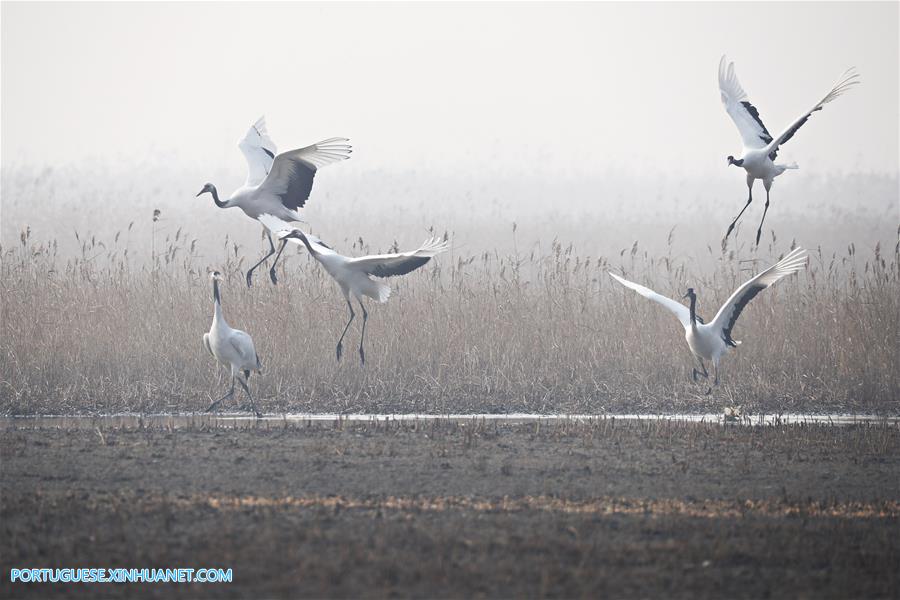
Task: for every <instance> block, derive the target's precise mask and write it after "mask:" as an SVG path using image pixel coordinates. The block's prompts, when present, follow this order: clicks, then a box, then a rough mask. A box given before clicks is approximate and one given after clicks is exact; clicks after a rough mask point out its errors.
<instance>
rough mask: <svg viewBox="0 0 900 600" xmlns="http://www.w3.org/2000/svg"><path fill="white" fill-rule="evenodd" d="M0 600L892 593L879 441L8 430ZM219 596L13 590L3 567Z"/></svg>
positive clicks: (671, 426)
mask: <svg viewBox="0 0 900 600" xmlns="http://www.w3.org/2000/svg"><path fill="white" fill-rule="evenodd" d="M0 446H2V505H0V510H2V512H0V516H2V521H0V572H2V577H3V581H2V585H0V595H2V596H4V597H9V596H15V597H46V596H54V595H56V596H87V595H89V594H97V593H99V594H102V595H103V596H119V597H135V596H153V597H164V596H165V597H172V596H177V597H198V596H230V597H237V596H243V597H246V596H248V595H250V593H251V591H252V592H253V593H254V595H257V596H307V597H309V596H332V597H334V596H338V597H348V596H363V597H375V596H378V597H381V596H389V595H396V596H418V597H424V596H429V597H430V596H439V597H440V596H443V597H467V596H492V597H496V596H505V597H509V596H537V595H541V596H555V597H562V596H565V597H597V596H599V595H613V596H617V597H622V596H628V597H646V596H666V597H672V596H675V597H695V596H707V597H710V596H714V597H764V596H775V597H792V598H796V597H815V598H819V597H851V596H852V597H876V596H877V597H896V596H897V595H898V594H900V570H898V569H897V565H898V564H900V429H898V428H897V427H896V426H877V425H866V426H863V425H860V426H847V427H826V426H800V425H794V426H781V427H734V426H727V427H726V426H722V425H715V424H686V423H667V422H643V423H635V422H629V423H623V422H621V421H612V420H609V421H599V422H594V423H574V422H569V423H567V422H561V423H554V424H547V423H544V424H535V423H531V424H518V425H513V424H500V423H483V422H478V423H476V422H463V423H430V424H427V425H426V424H421V423H419V424H414V423H407V424H402V423H386V424H385V423H382V424H371V423H370V424H358V425H351V424H346V423H345V424H341V425H337V424H330V423H320V424H315V425H295V426H277V425H275V424H273V423H265V424H263V425H261V426H260V427H254V428H244V429H239V430H238V429H227V428H187V429H171V428H160V429H147V428H142V429H99V428H98V429H95V430H80V431H73V430H58V429H41V430H24V429H7V430H5V431H3V432H2V437H0ZM25 566H31V567H80V566H85V567H97V566H105V567H119V566H121V567H195V568H196V567H223V568H232V569H233V573H234V582H233V583H231V584H205V585H200V584H192V585H176V584H159V585H138V584H130V585H106V586H102V587H101V586H99V585H96V584H95V585H93V586H91V585H70V586H67V587H64V586H62V585H60V584H29V585H23V584H15V585H14V586H13V585H12V584H10V582H9V576H10V575H9V572H10V568H12V567H25Z"/></svg>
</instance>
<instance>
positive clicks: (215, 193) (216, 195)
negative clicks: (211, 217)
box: [212, 186, 228, 208]
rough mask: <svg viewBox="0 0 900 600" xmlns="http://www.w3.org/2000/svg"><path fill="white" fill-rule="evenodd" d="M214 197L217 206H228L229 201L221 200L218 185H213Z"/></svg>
mask: <svg viewBox="0 0 900 600" xmlns="http://www.w3.org/2000/svg"><path fill="white" fill-rule="evenodd" d="M212 197H213V202H215V203H216V206H218V207H219V208H228V203H227V202H222V201H221V200H219V191H218V190H217V189H216V186H212Z"/></svg>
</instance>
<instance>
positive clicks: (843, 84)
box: [768, 68, 859, 160]
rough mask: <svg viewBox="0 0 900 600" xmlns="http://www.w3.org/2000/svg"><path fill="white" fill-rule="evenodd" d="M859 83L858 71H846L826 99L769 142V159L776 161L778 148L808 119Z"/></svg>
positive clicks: (851, 69)
mask: <svg viewBox="0 0 900 600" xmlns="http://www.w3.org/2000/svg"><path fill="white" fill-rule="evenodd" d="M858 83H859V73H857V72H856V69H854V68H850V69H847V70H846V71H844V73H843V74H842V75H841V77H840V79H838V82H837V83H836V84H834V87H833V88H831V91H830V92H828V93H827V94H826V95H825V97H824V98H822V99H821V100H819V102H817V103H816V105H815V106H813V107H812V108H811V109H809V110H808V111H806V112H805V113H804V114H803V115H801V116H800V117H798V118H797V119H796V120H794V122H793V123H791V124H790V126H788V128H787V129H785V130H784V131H782V132H781V133H780V134H778V137H776V138H775V139H774V140H772V141H771V142H769V145H768V151H769V152H768V154H769V158H771V159H772V160H775V157H776V156H777V155H778V148H779V147H780V146H781V145H782V144H784V143H785V142H787V141H788V140H789V139H791V138H792V137H794V134H795V133H797V130H798V129H800V128H801V127H803V124H804V123H806V121H807V119H809V117H810V116H811V115H812V114H813V113H814V112H816V111H817V110H822V107H823V106H825V105H826V104H828V103H829V102H831V101H832V100H834V99H835V98H837V97H838V96H840V95H841V94H843V93H844V92H846V91H847V90H849V89H850V88H851V87H853V86H854V85H857V84H858Z"/></svg>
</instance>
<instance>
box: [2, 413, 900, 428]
mask: <svg viewBox="0 0 900 600" xmlns="http://www.w3.org/2000/svg"><path fill="white" fill-rule="evenodd" d="M607 420H617V421H633V422H638V421H674V422H682V423H726V422H727V423H729V424H735V425H748V426H772V425H788V424H801V423H802V424H810V425H834V426H840V425H856V424H878V425H890V426H900V417H883V416H878V415H854V414H833V415H828V414H825V415H812V414H780V415H775V414H772V415H763V414H760V415H744V416H739V417H736V418H728V419H726V417H725V415H724V414H657V415H650V414H648V415H638V414H599V415H560V414H547V415H542V414H527V413H510V414H446V415H435V414H336V413H335V414H331V413H288V414H275V415H265V416H263V417H262V418H260V419H257V418H255V417H253V416H252V415H250V414H247V413H219V414H206V413H176V414H137V413H120V414H110V415H38V416H25V415H22V416H16V415H14V416H5V417H0V428H2V429H21V428H24V429H93V428H97V427H111V428H141V427H164V428H185V427H187V428H190V427H203V426H208V427H252V426H257V425H272V424H276V423H278V424H290V425H302V424H304V423H314V422H319V423H321V422H333V423H372V422H388V421H399V422H406V423H412V422H424V423H429V422H432V421H438V422H468V421H472V422H477V421H485V422H487V421H492V422H497V421H499V422H504V423H537V422H542V423H552V422H556V421H560V422H562V421H581V422H591V421H607Z"/></svg>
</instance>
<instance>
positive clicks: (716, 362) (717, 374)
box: [713, 361, 719, 385]
mask: <svg viewBox="0 0 900 600" xmlns="http://www.w3.org/2000/svg"><path fill="white" fill-rule="evenodd" d="M713 369H714V370H715V373H716V378H715V380H714V384H715V385H719V361H714V362H713Z"/></svg>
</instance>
